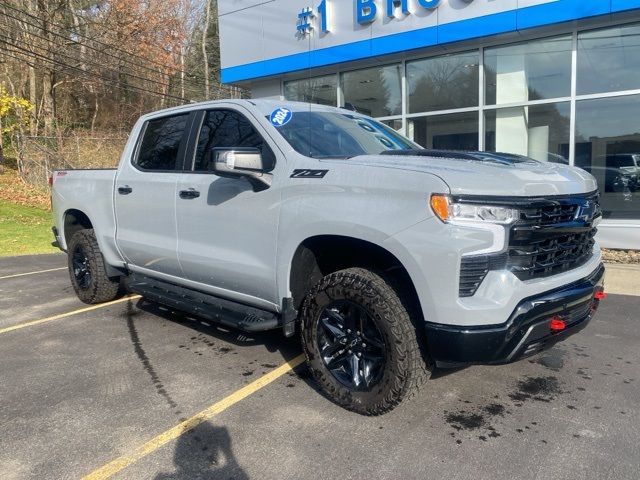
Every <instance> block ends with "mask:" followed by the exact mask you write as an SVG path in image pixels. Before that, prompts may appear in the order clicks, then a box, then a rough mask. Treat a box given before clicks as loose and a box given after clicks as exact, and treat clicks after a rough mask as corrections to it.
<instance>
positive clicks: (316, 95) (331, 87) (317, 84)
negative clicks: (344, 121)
mask: <svg viewBox="0 0 640 480" xmlns="http://www.w3.org/2000/svg"><path fill="white" fill-rule="evenodd" d="M337 92H338V82H337V76H336V75H326V76H324V77H314V78H304V79H302V80H293V81H290V82H284V98H285V99H287V100H291V101H295V102H308V103H319V104H320V105H330V106H332V107H335V106H337V105H338V93H337Z"/></svg>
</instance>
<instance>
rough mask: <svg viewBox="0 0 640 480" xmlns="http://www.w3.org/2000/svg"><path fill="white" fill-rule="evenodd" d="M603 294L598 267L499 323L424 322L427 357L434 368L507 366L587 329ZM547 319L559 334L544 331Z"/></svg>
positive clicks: (531, 300)
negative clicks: (558, 324) (557, 323)
mask: <svg viewBox="0 0 640 480" xmlns="http://www.w3.org/2000/svg"><path fill="white" fill-rule="evenodd" d="M603 290H604V266H603V265H600V267H598V269H597V270H595V271H594V272H593V273H592V274H591V275H589V276H588V277H586V278H583V279H582V280H579V281H577V282H575V283H572V284H570V285H567V286H565V287H562V288H559V289H557V290H551V291H549V292H545V293H543V294H540V295H537V296H535V297H530V298H527V299H525V300H523V301H522V302H520V304H519V305H518V306H517V307H516V309H515V310H514V311H513V313H512V314H511V316H510V317H509V320H508V321H507V322H506V323H504V324H501V325H493V326H483V327H459V326H454V325H442V324H437V323H429V322H427V324H426V327H425V328H426V333H427V345H428V348H429V353H430V355H431V358H432V359H433V360H434V361H435V362H436V364H437V365H438V366H440V367H457V366H463V365H470V364H495V363H508V362H513V361H516V360H519V359H521V358H523V357H526V356H529V355H533V354H534V353H538V352H540V351H541V350H544V349H546V348H549V347H551V346H552V345H554V344H556V343H557V342H559V341H561V340H564V339H565V338H567V337H569V336H571V335H573V334H574V333H577V332H579V331H580V330H582V329H583V328H584V327H586V326H587V324H588V323H589V321H590V320H591V319H592V318H593V315H594V313H595V311H596V310H597V308H598V305H599V303H600V300H598V299H596V298H595V297H594V296H595V294H596V292H601V291H603ZM551 318H560V319H562V320H563V321H564V322H565V324H566V325H567V327H566V329H564V330H562V331H561V332H557V333H553V332H552V331H551V329H550V328H549V322H550V320H551Z"/></svg>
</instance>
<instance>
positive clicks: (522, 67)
mask: <svg viewBox="0 0 640 480" xmlns="http://www.w3.org/2000/svg"><path fill="white" fill-rule="evenodd" d="M571 50H572V47H571V36H563V37H556V38H549V39H544V40H537V41H532V42H526V43H519V44H517V45H509V46H506V47H497V48H488V49H486V50H485V52H484V65H485V77H486V83H485V92H486V102H487V105H500V104H505V103H516V102H528V101H531V100H546V99H551V98H558V97H568V96H569V95H571Z"/></svg>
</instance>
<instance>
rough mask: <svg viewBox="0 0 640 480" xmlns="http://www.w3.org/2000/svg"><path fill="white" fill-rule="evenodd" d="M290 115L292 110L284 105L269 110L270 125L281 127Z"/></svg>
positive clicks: (289, 119) (291, 115) (288, 119)
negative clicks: (271, 110)
mask: <svg viewBox="0 0 640 480" xmlns="http://www.w3.org/2000/svg"><path fill="white" fill-rule="evenodd" d="M292 117H293V112H292V111H291V110H289V109H288V108H285V107H280V108H276V109H275V110H274V111H273V112H271V116H270V117H269V120H270V121H271V125H273V126H274V127H283V126H284V125H286V124H287V123H289V122H290V121H291V118H292Z"/></svg>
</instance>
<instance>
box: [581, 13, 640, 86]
mask: <svg viewBox="0 0 640 480" xmlns="http://www.w3.org/2000/svg"><path fill="white" fill-rule="evenodd" d="M577 82H578V85H577V87H578V95H587V94H592V93H603V92H613V91H621V90H631V89H636V88H640V25H638V24H636V25H629V26H624V27H616V28H608V29H606V30H596V31H592V32H582V33H579V34H578V78H577Z"/></svg>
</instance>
